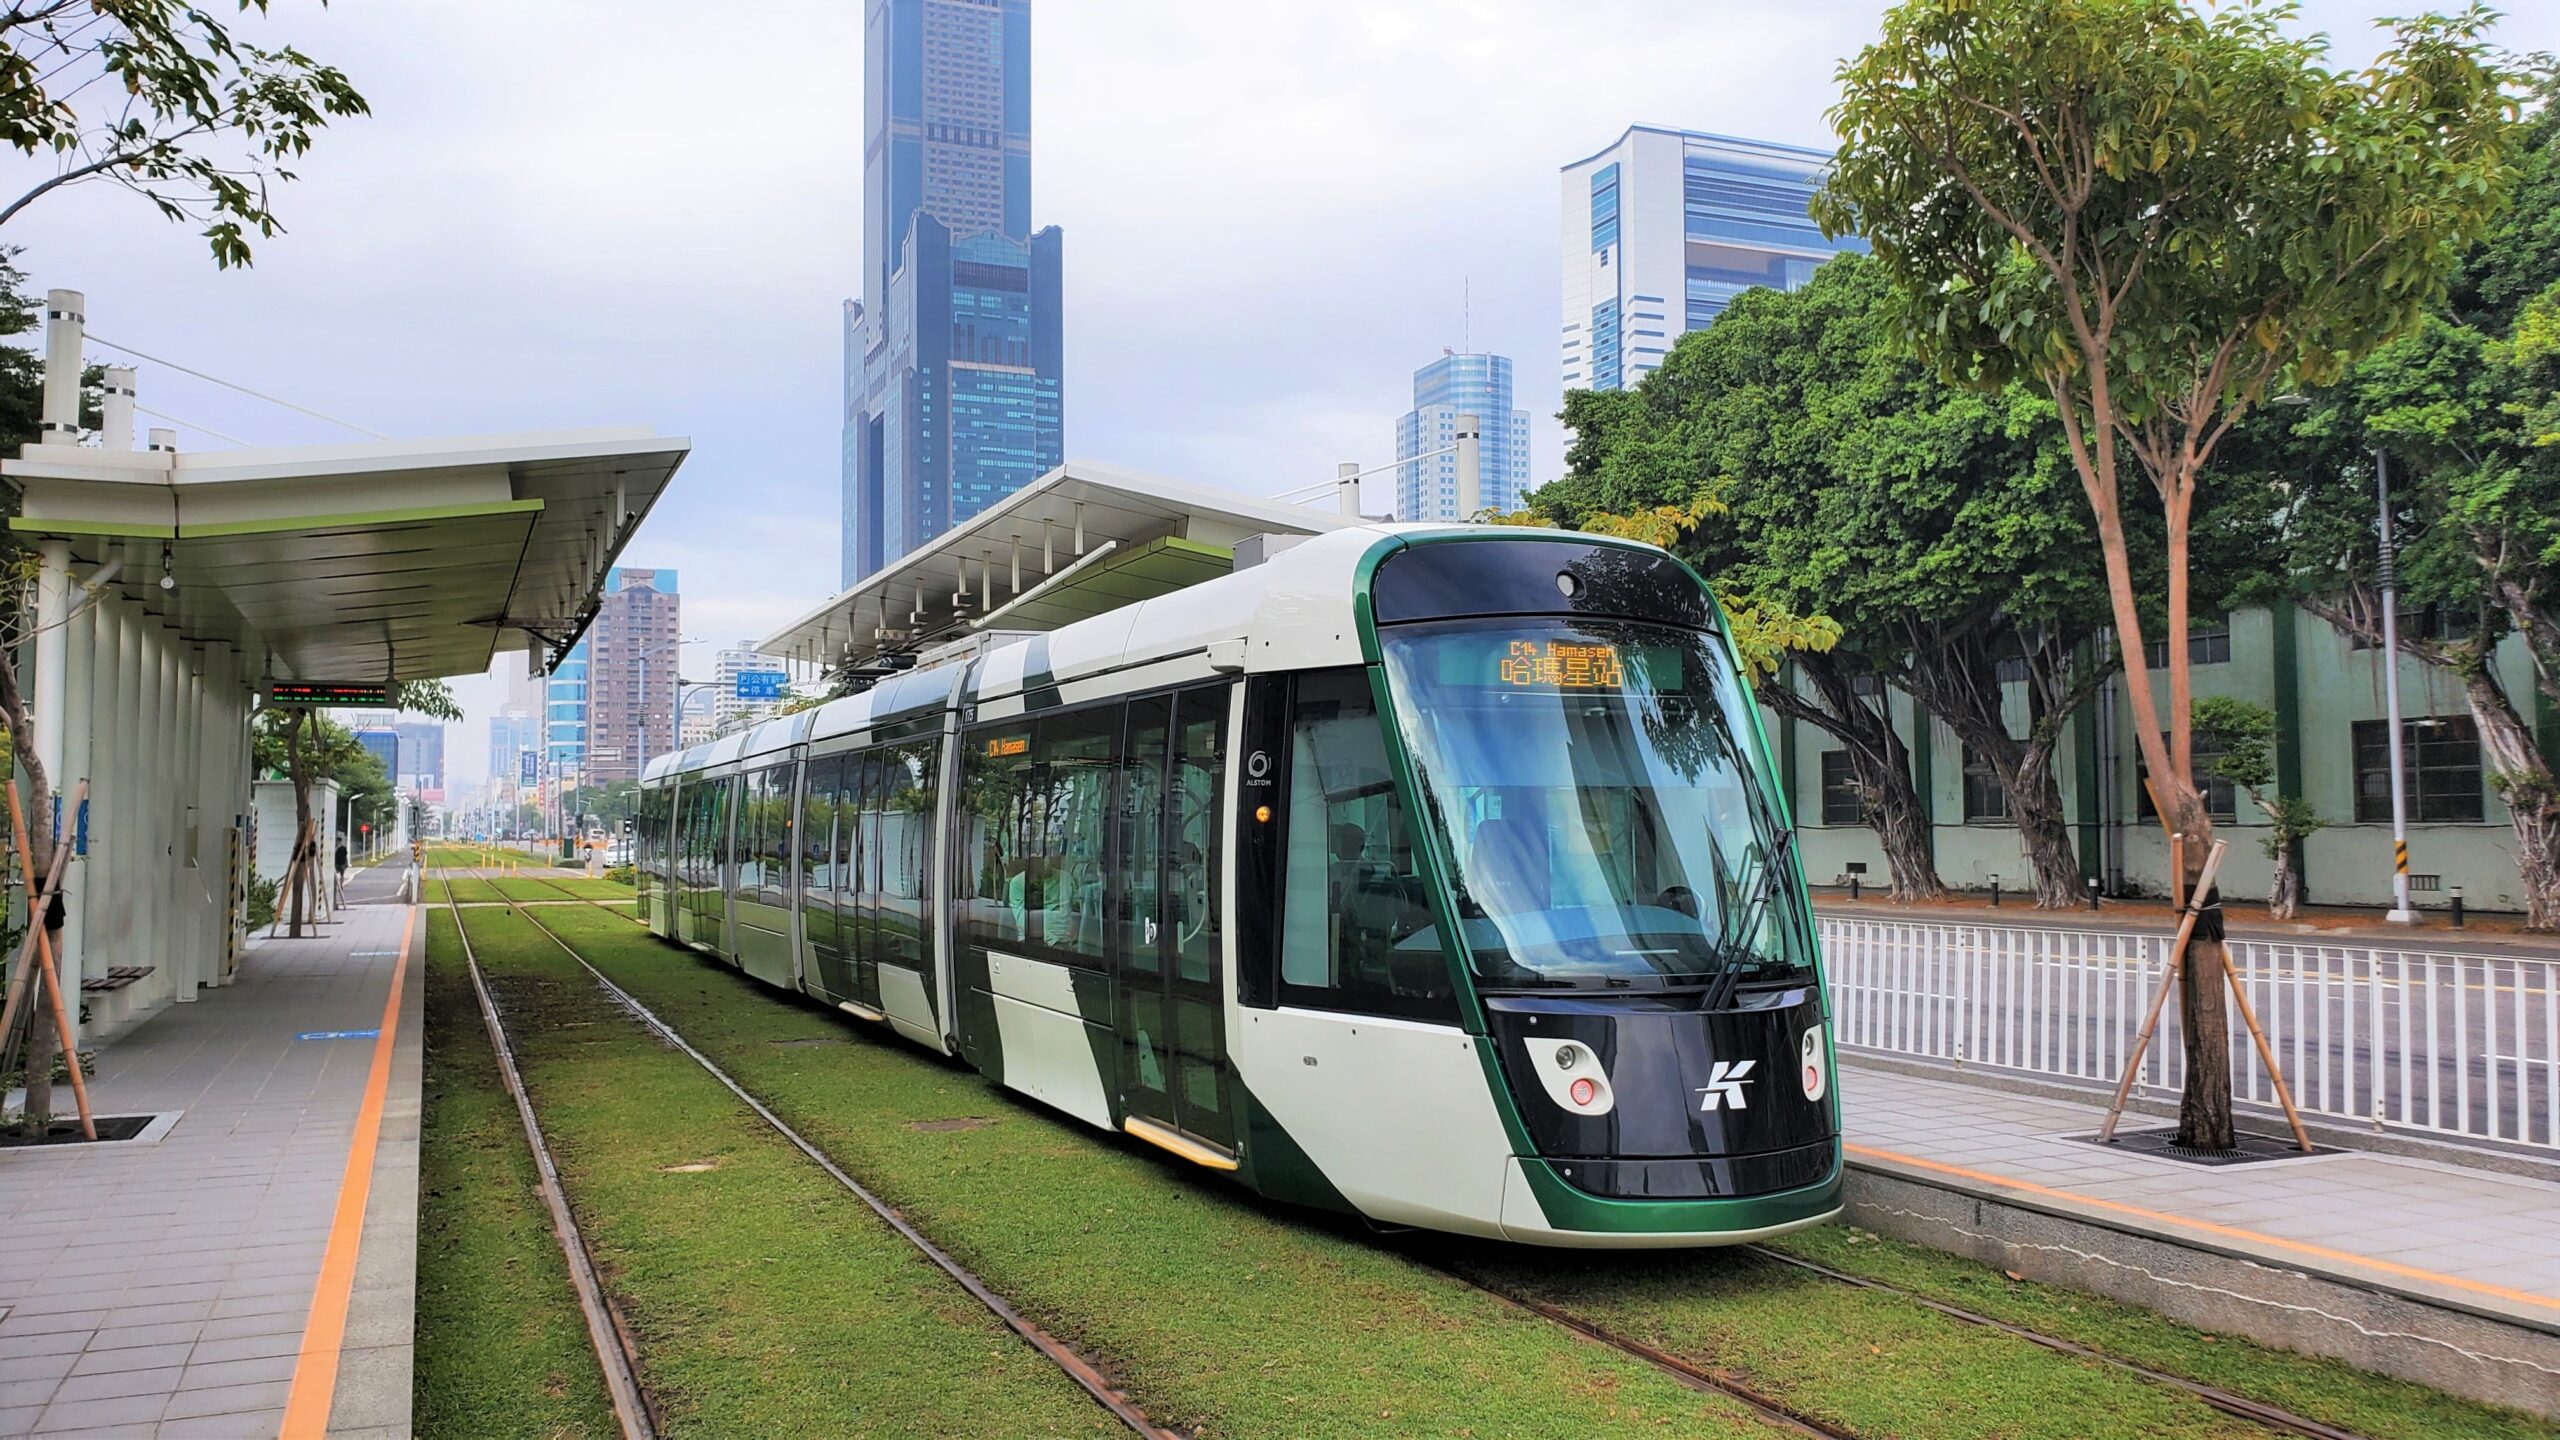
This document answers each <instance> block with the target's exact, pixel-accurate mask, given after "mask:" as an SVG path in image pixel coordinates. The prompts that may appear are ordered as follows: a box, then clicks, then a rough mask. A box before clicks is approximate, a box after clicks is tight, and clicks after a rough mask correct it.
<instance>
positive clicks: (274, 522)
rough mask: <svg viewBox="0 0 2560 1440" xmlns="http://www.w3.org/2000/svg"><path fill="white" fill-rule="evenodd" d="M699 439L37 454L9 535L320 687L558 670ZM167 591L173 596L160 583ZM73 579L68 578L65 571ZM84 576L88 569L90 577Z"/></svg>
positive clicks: (198, 633) (38, 448)
mask: <svg viewBox="0 0 2560 1440" xmlns="http://www.w3.org/2000/svg"><path fill="white" fill-rule="evenodd" d="M691 448H692V442H690V441H688V440H683V439H678V438H667V437H660V436H654V435H651V434H649V433H648V432H647V431H645V430H637V429H611V430H581V431H568V432H552V433H542V434H529V435H504V436H482V437H471V438H465V439H455V440H438V441H424V442H411V441H394V442H386V443H381V444H363V445H326V446H313V447H307V448H301V449H290V450H209V451H189V452H168V451H111V450H102V449H91V448H87V447H81V446H70V445H30V446H27V447H26V448H25V449H24V450H23V451H21V452H20V454H19V457H18V458H17V459H14V460H8V461H0V476H5V477H6V479H7V480H8V482H9V483H10V484H12V485H14V486H16V487H17V488H18V489H19V490H20V491H21V493H22V494H23V496H24V501H23V505H22V507H21V513H20V514H19V515H17V516H16V517H15V518H14V519H12V521H11V522H10V524H11V528H12V529H13V530H15V531H16V532H17V533H19V534H20V535H21V536H23V537H24V538H26V539H28V540H30V541H43V540H61V541H66V542H68V543H69V545H70V547H71V554H72V559H73V560H74V562H75V563H76V564H80V565H85V566H89V567H92V570H93V573H94V572H103V571H104V570H105V567H108V566H113V567H114V569H113V571H112V572H107V573H106V579H105V581H104V583H108V584H112V585H114V586H115V587H117V588H118V589H119V590H121V591H122V592H123V593H124V594H125V595H126V596H127V597H129V598H131V599H132V600H133V601H134V602H135V603H137V604H139V605H141V606H143V607H144V608H145V609H147V610H149V611H151V612H152V613H154V614H159V615H164V616H167V617H169V620H170V623H171V624H173V625H174V626H175V627H176V628H177V630H178V631H179V632H180V633H181V634H183V635H185V636H186V637H187V638H188V639H190V640H195V641H200V642H202V641H214V642H225V643H229V644H231V645H234V646H236V647H237V648H238V649H239V650H240V652H241V655H242V657H243V660H244V662H245V663H246V664H248V665H249V666H251V667H252V673H253V674H257V675H262V676H265V677H268V678H273V679H293V680H315V681H396V680H420V679H430V678H435V677H440V676H447V675H468V674H478V673H480V672H481V671H484V670H486V669H488V667H489V664H490V662H491V660H492V659H493V658H495V656H496V654H497V653H498V652H500V651H520V650H526V649H528V648H530V649H532V650H533V651H534V655H533V657H532V658H533V660H534V661H535V663H537V664H549V663H555V662H556V660H557V657H558V656H559V654H560V653H562V652H564V651H565V650H567V649H568V647H569V646H571V645H572V644H574V643H576V641H577V638H578V637H579V636H580V635H581V634H583V633H584V632H585V630H586V627H587V624H588V622H589V621H590V620H592V619H593V618H594V616H595V611H596V605H597V601H598V596H599V595H600V593H601V591H602V589H603V586H604V577H605V572H606V571H607V570H608V569H610V568H611V567H612V565H613V563H614V561H615V559H616V558H617V557H618V556H619V555H620V554H621V552H622V547H623V545H624V544H625V543H626V542H628V541H629V539H630V537H631V534H632V532H633V531H634V530H635V529H637V528H638V527H639V524H640V522H641V520H642V519H644V518H645V517H646V516H647V515H648V513H649V510H650V507H651V506H653V505H655V504H656V503H657V501H658V497H659V496H660V495H662V494H663V493H665V491H666V487H667V484H668V482H669V481H670V480H671V479H672V478H673V476H674V474H675V471H676V467H677V466H678V465H681V464H682V463H683V462H684V458H685V456H686V454H687V453H688V452H689V451H690V450H691ZM164 573H165V574H166V575H167V576H168V577H169V578H170V579H171V580H173V581H174V582H175V583H174V584H173V585H170V586H166V587H164V586H163V585H162V584H161V579H162V576H163V574H164ZM75 574H77V572H76V571H75ZM83 578H91V577H83Z"/></svg>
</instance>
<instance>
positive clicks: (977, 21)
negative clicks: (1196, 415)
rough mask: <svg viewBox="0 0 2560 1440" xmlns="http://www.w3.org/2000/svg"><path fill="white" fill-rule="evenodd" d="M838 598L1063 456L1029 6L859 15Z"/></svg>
mask: <svg viewBox="0 0 2560 1440" xmlns="http://www.w3.org/2000/svg"><path fill="white" fill-rule="evenodd" d="M865 13H866V23H865V25H864V29H863V47H862V48H863V76H864V83H863V146H862V154H863V162H862V200H863V231H862V298H861V299H860V300H859V301H847V302H846V303H845V311H844V327H845V328H844V357H845V370H844V383H845V400H844V411H843V423H844V432H843V436H842V441H841V448H842V456H841V459H842V464H843V467H844V468H843V483H844V511H843V516H844V528H843V535H842V544H843V571H844V575H843V578H844V581H845V583H846V584H851V583H853V582H854V581H856V580H859V579H861V578H862V577H863V576H866V575H869V574H870V573H872V572H873V571H875V570H878V569H880V568H881V567H882V566H884V565H887V564H889V563H890V562H892V561H894V560H896V559H897V558H898V557H900V556H902V555H904V554H906V553H907V552H908V551H909V550H912V549H914V548H915V547H916V546H918V545H920V544H922V543H924V542H925V541H927V540H930V539H932V538H933V537H934V536H936V535H939V534H941V533H942V532H943V531H944V530H946V529H948V528H950V527H951V526H952V525H953V524H955V523H957V522H959V521H962V520H966V519H968V518H969V517H970V516H972V515H975V514H977V513H978V512H979V511H981V510H983V509H985V508H986V507H987V506H989V505H991V504H993V503H995V502H996V501H997V500H1000V499H1002V498H1003V497H1005V496H1007V495H1010V494H1012V493H1013V492H1014V491H1016V490H1019V489H1021V488H1022V487H1023V486H1024V485H1026V484H1028V483H1030V482H1031V481H1032V480H1035V479H1037V478H1039V476H1040V475H1042V474H1043V473H1045V472H1047V471H1048V470H1050V469H1052V468H1054V467H1055V466H1056V465H1057V464H1058V463H1059V462H1060V461H1061V460H1062V459H1063V458H1064V456H1065V448H1064V444H1063V441H1062V439H1061V433H1062V429H1063V421H1062V408H1061V399H1060V382H1061V372H1062V370H1063V364H1062V356H1063V345H1062V342H1061V339H1060V317H1059V313H1058V312H1059V303H1058V295H1059V280H1058V271H1059V248H1060V239H1059V233H1058V229H1057V227H1056V226H1054V225H1053V226H1050V227H1049V228H1047V229H1045V230H1041V231H1039V232H1038V233H1036V234H1035V233H1033V231H1032V229H1031V0H868V3H867V5H866V9H865Z"/></svg>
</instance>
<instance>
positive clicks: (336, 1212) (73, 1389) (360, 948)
mask: <svg viewBox="0 0 2560 1440" xmlns="http://www.w3.org/2000/svg"><path fill="white" fill-rule="evenodd" d="M396 883H397V876H396V875H386V876H383V877H381V878H380V880H379V882H378V883H376V882H375V877H374V876H372V875H370V874H367V875H365V876H362V877H359V878H355V879H351V882H350V885H351V890H352V891H353V894H352V895H351V897H350V898H353V899H365V898H371V895H370V892H371V891H373V890H375V889H379V890H381V891H383V892H384V894H385V896H386V897H387V894H388V892H389V890H390V888H391V887H392V886H393V885H395V884H396ZM338 917H339V918H338V921H337V923H334V924H332V925H330V926H328V927H327V929H326V933H324V934H322V935H320V936H317V937H314V938H306V939H303V940H298V941H297V940H284V939H276V940H263V939H262V940H254V941H253V942H252V943H251V946H250V948H249V950H248V951H247V953H246V954H245V955H244V957H243V959H242V961H241V965H240V971H239V974H238V976H237V977H236V978H235V980H234V982H233V983H232V984H231V985H229V986H227V987H224V988H221V989H211V990H205V991H202V992H200V993H199V996H198V998H196V999H195V1000H194V1001H193V1002H191V1003H188V1004H181V1005H172V1006H170V1007H168V1008H167V1009H165V1010H163V1011H161V1012H160V1013H158V1014H155V1015H153V1016H152V1017H150V1018H149V1019H148V1020H146V1021H144V1022H143V1023H142V1024H140V1025H139V1026H137V1027H136V1028H135V1029H134V1030H133V1031H132V1032H130V1033H129V1034H127V1035H125V1036H124V1037H123V1038H121V1039H120V1040H118V1041H116V1042H115V1043H114V1044H112V1045H110V1046H108V1047H107V1048H106V1049H105V1050H103V1051H102V1052H100V1055H99V1058H98V1072H99V1073H98V1075H97V1077H96V1078H95V1079H94V1080H93V1081H92V1082H91V1090H90V1093H91V1095H92V1096H93V1098H94V1100H95V1102H96V1106H97V1109H98V1112H99V1113H101V1114H134V1113H139V1112H151V1113H167V1112H171V1111H176V1112H181V1113H180V1114H179V1117H178V1119H177V1121H176V1123H175V1124H174V1125H173V1126H172V1127H170V1128H169V1130H168V1132H167V1134H166V1135H165V1136H164V1137H163V1138H161V1139H159V1140H157V1141H153V1142H134V1143H126V1144H117V1145H100V1146H95V1147H85V1146H83V1147H47V1148H43V1149H26V1150H9V1151H0V1231H4V1232H5V1233H6V1234H7V1235H8V1237H9V1243H8V1245H7V1246H6V1247H0V1435H27V1434H34V1435H48V1436H50V1435H57V1434H97V1435H116V1436H147V1435H155V1434H156V1435H160V1436H185V1437H190V1440H194V1437H202V1440H227V1437H233V1436H241V1437H247V1436H259V1437H272V1436H275V1435H277V1434H278V1433H279V1431H280V1429H281V1428H282V1427H283V1425H284V1421H285V1416H286V1409H287V1405H288V1403H289V1401H290V1402H292V1403H294V1404H295V1405H296V1413H297V1416H298V1417H299V1416H300V1415H302V1414H304V1413H305V1412H308V1413H310V1414H313V1415H316V1416H318V1417H322V1418H323V1419H325V1421H326V1429H327V1433H330V1434H334V1435H349V1436H353V1435H362V1436H367V1437H371V1436H392V1435H405V1434H406V1433H407V1431H408V1411H409V1363H408V1360H409V1353H408V1352H409V1346H410V1338H411V1336H410V1331H411V1325H412V1316H413V1312H414V1306H413V1305H412V1303H411V1302H410V1299H409V1295H410V1294H411V1293H413V1291H414V1265H415V1234H416V1217H417V1109H418V1085H419V1073H418V1065H417V1060H418V1055H419V1031H420V1017H421V1014H422V998H421V997H422V995H423V987H422V985H421V984H420V982H419V979H418V974H417V969H418V966H419V964H420V963H421V961H420V958H419V950H422V948H423V946H424V944H425V937H424V935H423V934H419V933H413V930H412V911H411V910H410V909H409V908H408V907H406V906H398V905H390V904H353V905H349V906H347V907H345V908H342V909H341V910H340V911H339V912H338ZM404 945H411V946H414V947H418V949H413V950H412V951H411V953H410V955H409V958H408V962H407V965H406V967H405V973H404V978H403V984H402V994H401V997H400V998H401V1004H400V1006H399V1008H398V1010H397V1011H395V1012H391V1013H392V1014H394V1015H396V1018H397V1024H396V1026H395V1029H394V1036H393V1043H392V1044H391V1045H390V1046H387V1047H385V1048H384V1049H383V1051H382V1053H381V1054H380V1055H379V1056H378V1055H377V1046H378V1045H380V1044H381V1043H382V1037H380V1036H379V1035H378V1034H377V1032H378V1031H379V1030H380V1029H381V1028H382V1026H383V1024H384V1021H385V1019H386V1002H387V1001H388V1000H389V998H390V993H391V987H392V984H393V980H394V975H395V971H400V970H401V969H402V966H401V960H402V950H403V946H404ZM377 1072H379V1073H380V1075H381V1077H382V1078H380V1079H377ZM376 1086H379V1087H380V1090H379V1093H376V1094H374V1095H373V1096H372V1103H371V1104H368V1103H367V1102H368V1095H369V1091H371V1090H373V1089H374V1087H376ZM63 1098H64V1099H65V1101H66V1102H67V1100H68V1096H67V1094H66V1095H65V1096H64V1097H63ZM386 1116H387V1117H388V1118H387V1119H386V1118H385V1117H386ZM377 1141H378V1144H377ZM351 1152H353V1153H356V1154H359V1155H362V1154H365V1153H367V1152H371V1156H372V1160H371V1163H370V1164H368V1165H365V1166H364V1167H362V1168H363V1173H364V1179H365V1185H364V1188H365V1189H366V1191H367V1196H366V1199H367V1201H368V1202H369V1203H367V1204H364V1205H354V1204H353V1203H352V1195H353V1187H351V1185H350V1183H349V1182H350V1181H351V1180H353V1179H354V1178H356V1177H355V1176H353V1175H351V1173H350V1164H349V1157H350V1154H351ZM404 1187H405V1190H404ZM342 1211H345V1212H347V1213H348V1214H351V1215H352V1216H353V1217H354V1218H353V1219H348V1218H346V1217H345V1216H344V1215H342ZM404 1227H405V1232H406V1240H405V1242H403V1241H402V1240H401V1238H400V1237H401V1235H402V1232H403V1229H404ZM359 1237H362V1239H363V1240H370V1239H374V1238H377V1237H380V1238H381V1239H382V1240H383V1242H384V1243H381V1244H377V1245H373V1246H372V1247H370V1248H371V1251H372V1253H367V1247H365V1246H364V1245H363V1244H362V1241H361V1240H360V1238H359ZM404 1243H405V1253H400V1252H402V1249H403V1245H404ZM350 1291H354V1292H355V1293H354V1294H352V1295H350V1293H349V1292H350ZM333 1297H334V1298H333ZM315 1322H317V1323H315ZM307 1330H308V1331H309V1332H310V1333H308V1334H306V1331H307ZM342 1359H343V1360H344V1362H345V1368H344V1369H343V1371H342V1370H341V1367H340V1362H341V1360H342ZM395 1372H396V1387H395V1386H394V1385H393V1384H392V1383H391V1377H392V1376H393V1374H394V1373H395ZM297 1392H299V1393H297ZM308 1433H312V1434H317V1433H320V1430H319V1428H318V1427H316V1426H315V1427H314V1428H312V1429H310V1430H309V1431H308Z"/></svg>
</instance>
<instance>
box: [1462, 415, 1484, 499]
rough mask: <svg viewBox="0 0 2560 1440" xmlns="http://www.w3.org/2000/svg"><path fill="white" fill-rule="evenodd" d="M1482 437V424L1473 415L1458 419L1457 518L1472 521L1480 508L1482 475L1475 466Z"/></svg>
mask: <svg viewBox="0 0 2560 1440" xmlns="http://www.w3.org/2000/svg"><path fill="white" fill-rule="evenodd" d="M1483 437H1484V422H1483V421H1482V420H1481V419H1479V418H1478V417H1476V416H1473V415H1461V416H1459V417H1458V447H1457V448H1458V519H1459V520H1460V521H1461V522H1467V521H1472V520H1474V519H1475V518H1476V512H1477V511H1479V510H1481V509H1483V508H1484V476H1483V469H1482V466H1481V464H1480V463H1479V462H1480V460H1481V454H1480V451H1481V449H1482V442H1483Z"/></svg>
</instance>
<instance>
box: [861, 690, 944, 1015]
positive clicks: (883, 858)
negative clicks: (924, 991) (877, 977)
mask: <svg viewBox="0 0 2560 1440" xmlns="http://www.w3.org/2000/svg"><path fill="white" fill-rule="evenodd" d="M939 748H940V747H939V746H937V745H936V744H935V743H934V742H933V741H930V740H926V741H921V742H916V743H911V744H906V745H900V746H895V747H893V748H891V749H889V750H887V751H885V752H883V754H882V756H881V759H882V761H883V765H882V772H883V781H884V783H883V784H882V786H881V795H880V800H879V810H880V816H879V821H878V824H877V826H876V828H875V830H874V832H873V833H874V834H875V835H876V836H877V838H878V848H879V864H878V871H877V873H878V877H879V883H880V930H881V951H880V954H879V956H878V957H877V958H879V959H880V960H881V961H883V962H885V963H888V964H891V965H903V966H905V967H907V968H908V969H910V970H921V969H923V968H924V920H925V900H926V896H927V893H928V889H929V886H928V881H929V879H930V877H931V876H932V874H933V792H932V790H931V789H930V788H928V785H929V782H930V780H931V778H932V775H933V762H934V758H935V754H936V751H937V750H938V749H939Z"/></svg>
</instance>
